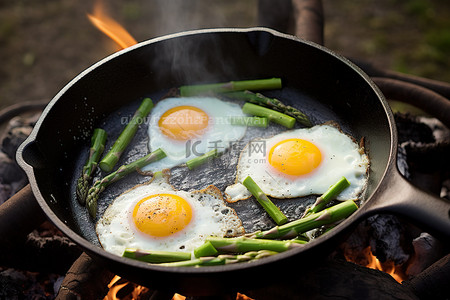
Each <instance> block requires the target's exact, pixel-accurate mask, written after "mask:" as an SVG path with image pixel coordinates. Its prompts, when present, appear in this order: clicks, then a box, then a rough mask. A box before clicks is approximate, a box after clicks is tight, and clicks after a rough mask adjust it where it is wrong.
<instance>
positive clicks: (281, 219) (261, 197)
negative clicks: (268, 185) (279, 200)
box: [242, 176, 288, 225]
mask: <svg viewBox="0 0 450 300" xmlns="http://www.w3.org/2000/svg"><path fill="white" fill-rule="evenodd" d="M242 184H243V185H244V186H245V187H246V188H247V189H248V190H249V191H250V193H252V195H253V196H254V197H255V198H256V200H257V201H258V203H259V204H261V206H262V207H263V208H264V210H265V211H266V212H267V213H268V214H269V216H270V217H271V218H272V219H273V220H274V221H275V223H277V224H278V225H283V224H285V223H286V222H287V221H288V219H287V217H286V216H285V215H284V214H283V213H282V212H281V210H280V209H279V208H278V207H277V206H276V205H275V204H273V202H272V201H270V199H269V198H268V197H267V195H266V194H264V192H263V191H262V190H261V188H260V187H259V186H258V185H257V184H256V182H255V181H253V179H252V178H251V177H250V176H247V178H245V179H244V181H242Z"/></svg>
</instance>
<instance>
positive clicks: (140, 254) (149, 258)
mask: <svg viewBox="0 0 450 300" xmlns="http://www.w3.org/2000/svg"><path fill="white" fill-rule="evenodd" d="M122 256H123V257H128V258H132V259H136V260H140V261H145V262H148V263H166V262H174V261H182V260H190V259H191V253H188V252H181V251H179V252H176V251H144V250H139V249H131V248H127V249H125V251H124V252H123V255H122Z"/></svg>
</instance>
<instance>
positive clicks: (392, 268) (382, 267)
mask: <svg viewBox="0 0 450 300" xmlns="http://www.w3.org/2000/svg"><path fill="white" fill-rule="evenodd" d="M363 252H364V253H363V254H364V255H365V256H366V258H367V261H368V263H367V265H366V266H365V267H367V268H370V269H375V270H379V271H383V272H385V273H387V274H389V275H391V276H392V277H393V278H394V279H395V280H396V281H397V282H399V283H402V281H404V280H406V276H405V275H404V273H403V272H402V270H401V268H400V267H399V266H396V265H395V264H394V262H393V261H387V262H384V263H382V262H380V261H379V260H378V258H377V257H376V256H375V255H373V254H372V249H371V248H370V246H369V247H367V248H365V249H364V250H363ZM347 260H349V259H347ZM350 261H351V260H350Z"/></svg>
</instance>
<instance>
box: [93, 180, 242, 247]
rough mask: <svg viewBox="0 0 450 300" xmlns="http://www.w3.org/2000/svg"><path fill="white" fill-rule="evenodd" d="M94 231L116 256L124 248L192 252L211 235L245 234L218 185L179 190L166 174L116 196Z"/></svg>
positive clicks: (103, 245)
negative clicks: (173, 185) (171, 183)
mask: <svg viewBox="0 0 450 300" xmlns="http://www.w3.org/2000/svg"><path fill="white" fill-rule="evenodd" d="M159 174H160V173H159ZM96 231H97V235H98V238H99V241H100V243H101V245H102V247H103V248H104V249H105V250H106V251H109V252H112V253H115V254H117V255H122V254H123V252H124V250H125V248H136V249H142V250H166V251H187V252H191V251H193V249H194V248H196V247H198V246H200V245H201V244H202V243H203V242H204V239H205V238H206V237H208V236H217V237H225V236H226V237H229V236H230V237H231V236H238V235H242V234H244V232H245V231H244V227H243V226H242V222H241V220H240V219H239V218H238V216H237V215H236V212H235V211H234V209H232V208H229V207H228V206H227V205H226V203H225V201H224V197H223V194H222V193H221V192H220V191H219V190H218V189H217V188H216V187H214V186H209V187H207V188H206V189H203V190H199V191H192V192H185V191H177V190H175V189H174V188H173V187H172V186H171V185H170V184H169V182H168V175H167V174H165V175H158V176H156V177H155V179H153V181H151V182H149V183H147V184H143V185H139V186H136V187H134V188H132V189H130V190H128V191H127V192H125V193H123V194H121V195H120V196H119V197H117V198H116V199H115V200H114V201H113V202H112V203H111V204H110V206H109V207H108V208H107V209H106V211H105V213H104V214H103V216H102V217H101V218H100V219H99V221H98V222H97V225H96Z"/></svg>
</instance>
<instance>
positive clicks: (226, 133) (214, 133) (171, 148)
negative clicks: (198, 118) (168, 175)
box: [142, 97, 246, 171]
mask: <svg viewBox="0 0 450 300" xmlns="http://www.w3.org/2000/svg"><path fill="white" fill-rule="evenodd" d="M182 105H189V106H194V107H197V108H200V109H202V110H203V111H204V112H205V113H206V114H207V115H208V117H209V125H208V128H207V130H206V132H205V133H204V134H203V135H202V136H201V137H198V138H195V139H192V140H189V141H177V140H174V139H171V138H170V137H168V136H166V135H165V134H164V133H163V132H162V131H161V129H160V128H159V126H158V121H159V120H160V118H161V116H162V115H163V114H164V113H165V112H166V111H167V110H169V109H171V108H173V107H177V106H182ZM235 116H238V117H239V116H245V114H244V113H243V112H242V109H241V107H240V106H239V105H238V104H235V103H230V102H225V101H222V100H220V99H217V98H213V97H182V98H167V99H164V100H161V101H160V102H158V103H157V104H156V105H155V107H154V108H153V109H152V111H151V114H150V124H149V127H148V135H149V148H150V151H153V150H156V149H158V148H161V149H163V150H164V152H165V153H166V154H167V157H165V158H163V159H161V160H159V161H157V162H154V163H151V164H149V165H147V166H146V167H144V168H142V170H144V171H161V170H163V169H165V168H172V167H174V166H178V165H180V164H183V163H185V162H186V161H188V160H190V159H192V158H195V157H198V156H200V155H202V154H204V153H206V152H208V151H210V150H213V149H214V148H216V149H217V150H218V151H219V152H222V151H225V150H226V149H228V148H229V147H230V144H232V143H233V142H235V141H238V140H240V139H241V138H242V137H243V136H244V135H245V131H246V127H245V126H236V125H231V124H230V117H235Z"/></svg>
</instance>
